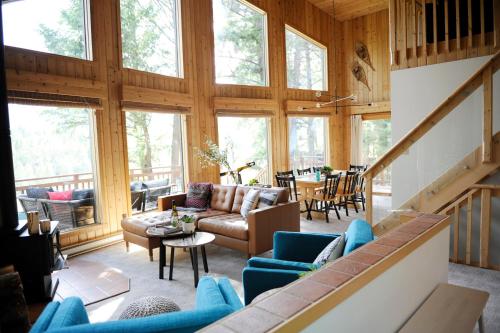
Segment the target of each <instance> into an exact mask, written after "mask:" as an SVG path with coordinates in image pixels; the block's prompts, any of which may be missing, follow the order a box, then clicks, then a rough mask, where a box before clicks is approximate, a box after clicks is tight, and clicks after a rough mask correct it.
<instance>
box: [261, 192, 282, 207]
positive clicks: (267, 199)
mask: <svg viewBox="0 0 500 333" xmlns="http://www.w3.org/2000/svg"><path fill="white" fill-rule="evenodd" d="M276 201H278V193H277V192H271V191H261V192H260V194H259V205H258V208H264V207H268V206H274V205H276Z"/></svg>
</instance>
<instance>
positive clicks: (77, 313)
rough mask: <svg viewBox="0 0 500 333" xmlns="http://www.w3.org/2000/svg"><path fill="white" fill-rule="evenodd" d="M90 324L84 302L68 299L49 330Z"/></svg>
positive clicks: (60, 307)
mask: <svg viewBox="0 0 500 333" xmlns="http://www.w3.org/2000/svg"><path fill="white" fill-rule="evenodd" d="M88 323H89V317H88V316H87V310H85V306H84V305H83V302H82V300H81V299H80V298H78V297H68V298H66V299H65V300H64V301H63V302H62V303H61V305H59V308H58V309H57V311H56V313H55V314H54V316H53V317H52V320H51V321H50V324H49V327H48V328H47V330H49V331H50V330H53V329H58V328H64V327H70V326H75V325H81V324H88Z"/></svg>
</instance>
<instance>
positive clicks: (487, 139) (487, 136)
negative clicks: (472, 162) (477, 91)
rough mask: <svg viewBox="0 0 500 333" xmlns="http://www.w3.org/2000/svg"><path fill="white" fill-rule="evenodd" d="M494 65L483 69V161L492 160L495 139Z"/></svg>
mask: <svg viewBox="0 0 500 333" xmlns="http://www.w3.org/2000/svg"><path fill="white" fill-rule="evenodd" d="M492 85H493V83H492V66H491V65H490V66H488V67H487V68H485V69H484V71H483V95H484V110H483V163H487V162H492V160H493V157H492V151H493V147H492V141H493V112H492V107H493V94H492V88H493V87H492Z"/></svg>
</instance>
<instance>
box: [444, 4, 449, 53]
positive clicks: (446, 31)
mask: <svg viewBox="0 0 500 333" xmlns="http://www.w3.org/2000/svg"><path fill="white" fill-rule="evenodd" d="M449 23H450V20H449V13H448V0H444V49H445V50H446V53H449V52H450V24H449Z"/></svg>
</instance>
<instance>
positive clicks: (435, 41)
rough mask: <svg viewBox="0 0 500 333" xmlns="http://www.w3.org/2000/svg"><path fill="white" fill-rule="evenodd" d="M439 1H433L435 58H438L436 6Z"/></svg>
mask: <svg viewBox="0 0 500 333" xmlns="http://www.w3.org/2000/svg"><path fill="white" fill-rule="evenodd" d="M436 1H437V0H432V29H433V31H432V32H433V36H434V40H433V42H434V45H433V50H432V51H433V53H434V54H433V56H434V57H437V54H438V30H437V5H436Z"/></svg>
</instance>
